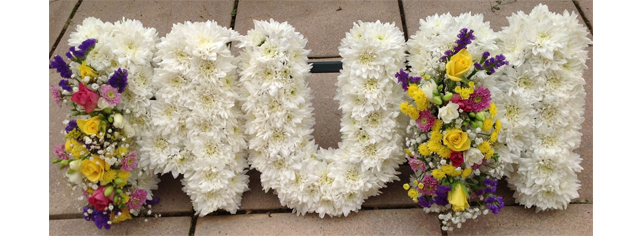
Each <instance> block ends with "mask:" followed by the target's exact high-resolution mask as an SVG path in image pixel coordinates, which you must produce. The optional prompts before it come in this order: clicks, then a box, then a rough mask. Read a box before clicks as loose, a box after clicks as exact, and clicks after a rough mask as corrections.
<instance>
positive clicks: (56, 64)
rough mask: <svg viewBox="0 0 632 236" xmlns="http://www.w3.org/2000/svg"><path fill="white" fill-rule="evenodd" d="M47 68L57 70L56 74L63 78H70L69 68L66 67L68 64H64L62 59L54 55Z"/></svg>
mask: <svg viewBox="0 0 632 236" xmlns="http://www.w3.org/2000/svg"><path fill="white" fill-rule="evenodd" d="M49 68H50V69H57V72H58V73H59V74H60V75H61V77H63V78H66V79H70V76H72V72H70V68H69V67H68V64H66V62H65V61H64V59H63V58H61V57H60V56H59V55H56V56H54V57H53V60H52V61H50V65H49ZM60 86H61V85H60Z"/></svg>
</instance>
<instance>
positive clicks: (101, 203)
mask: <svg viewBox="0 0 632 236" xmlns="http://www.w3.org/2000/svg"><path fill="white" fill-rule="evenodd" d="M104 191H105V186H99V188H97V190H94V193H93V194H92V196H90V198H88V203H90V205H92V206H94V209H97V210H99V211H104V210H105V208H106V207H107V206H108V204H110V199H109V198H108V197H106V196H105V195H104V194H103V192H104Z"/></svg>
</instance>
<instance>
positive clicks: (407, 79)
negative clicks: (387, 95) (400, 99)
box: [395, 69, 421, 91]
mask: <svg viewBox="0 0 632 236" xmlns="http://www.w3.org/2000/svg"><path fill="white" fill-rule="evenodd" d="M395 77H396V78H397V82H398V83H401V84H402V89H404V91H407V90H408V83H418V82H419V81H421V77H414V76H412V77H411V76H410V75H409V74H408V73H406V72H405V71H404V69H399V72H397V73H395Z"/></svg>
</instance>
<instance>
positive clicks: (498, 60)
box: [474, 52, 509, 74]
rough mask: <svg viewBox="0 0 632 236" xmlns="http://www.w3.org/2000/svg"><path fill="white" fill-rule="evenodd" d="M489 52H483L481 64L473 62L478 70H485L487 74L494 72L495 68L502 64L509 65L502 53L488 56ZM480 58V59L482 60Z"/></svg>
mask: <svg viewBox="0 0 632 236" xmlns="http://www.w3.org/2000/svg"><path fill="white" fill-rule="evenodd" d="M488 57H489V52H484V53H483V59H482V60H485V62H484V63H483V65H481V64H479V63H478V62H476V63H474V67H476V69H478V70H486V71H487V72H488V74H493V73H495V72H496V69H498V68H500V67H501V66H504V65H509V62H508V61H506V60H505V56H504V55H503V54H499V55H496V56H495V57H492V58H489V59H487V58H488ZM482 60H481V61H482Z"/></svg>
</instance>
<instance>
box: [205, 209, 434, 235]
mask: <svg viewBox="0 0 632 236" xmlns="http://www.w3.org/2000/svg"><path fill="white" fill-rule="evenodd" d="M244 226H247V227H244ZM237 229H238V230H237ZM326 234H332V235H334V234H335V235H350V234H352V235H357V234H362V235H413V234H421V235H441V227H440V223H439V219H438V218H437V215H436V214H426V213H424V212H423V211H422V210H421V209H419V208H418V209H393V210H364V211H360V212H358V213H351V214H349V216H348V217H335V218H330V217H325V218H322V219H321V218H319V217H318V215H317V214H308V215H306V216H297V215H296V214H292V213H272V214H242V215H215V216H205V217H202V218H198V221H197V225H196V226H195V235H326Z"/></svg>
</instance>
